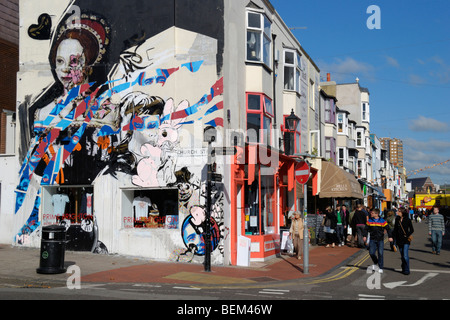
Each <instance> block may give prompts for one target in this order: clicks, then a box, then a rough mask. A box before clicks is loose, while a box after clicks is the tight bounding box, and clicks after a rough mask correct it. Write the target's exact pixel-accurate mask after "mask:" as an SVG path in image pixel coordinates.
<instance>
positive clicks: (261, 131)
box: [247, 93, 273, 144]
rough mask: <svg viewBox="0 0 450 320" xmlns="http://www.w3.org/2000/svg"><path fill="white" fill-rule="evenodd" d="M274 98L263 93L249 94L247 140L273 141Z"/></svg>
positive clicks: (266, 142) (267, 142)
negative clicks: (271, 98)
mask: <svg viewBox="0 0 450 320" xmlns="http://www.w3.org/2000/svg"><path fill="white" fill-rule="evenodd" d="M272 117H273V106H272V100H270V99H269V98H268V97H267V96H265V95H264V94H261V93H249V94H247V142H254V143H260V142H261V143H264V144H270V143H271V132H272Z"/></svg>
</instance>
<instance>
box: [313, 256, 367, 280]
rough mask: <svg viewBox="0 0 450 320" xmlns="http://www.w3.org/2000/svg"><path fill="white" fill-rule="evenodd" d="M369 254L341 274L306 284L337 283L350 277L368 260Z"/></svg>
mask: <svg viewBox="0 0 450 320" xmlns="http://www.w3.org/2000/svg"><path fill="white" fill-rule="evenodd" d="M369 257H370V256H369V254H368V253H366V254H365V255H364V256H363V257H362V258H361V259H359V260H358V262H356V263H355V264H354V265H353V266H352V267H346V268H345V269H344V270H342V271H341V272H339V273H337V274H335V275H332V276H330V277H327V278H323V279H317V280H313V281H311V282H308V283H306V284H315V283H324V282H331V281H337V280H341V279H344V278H346V277H348V276H350V275H351V274H352V273H353V272H355V271H356V270H358V269H359V267H360V266H361V265H362V264H363V263H364V262H365V261H366V260H367V259H368V258H369Z"/></svg>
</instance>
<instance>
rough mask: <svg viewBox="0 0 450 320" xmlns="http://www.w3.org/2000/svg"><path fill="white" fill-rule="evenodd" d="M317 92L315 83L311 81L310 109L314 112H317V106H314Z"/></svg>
mask: <svg viewBox="0 0 450 320" xmlns="http://www.w3.org/2000/svg"><path fill="white" fill-rule="evenodd" d="M315 91H316V86H315V84H314V81H310V82H309V107H310V108H311V109H313V110H315V109H314V108H315V106H314V97H315Z"/></svg>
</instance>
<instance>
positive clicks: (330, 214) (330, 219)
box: [324, 206, 337, 248]
mask: <svg viewBox="0 0 450 320" xmlns="http://www.w3.org/2000/svg"><path fill="white" fill-rule="evenodd" d="M336 225H337V218H336V213H335V212H334V211H333V209H332V208H331V206H328V207H327V208H326V209H325V224H324V231H325V238H326V243H327V245H326V247H327V248H329V247H330V245H331V247H332V248H334V247H335V245H336V242H337V241H336V233H335V232H336Z"/></svg>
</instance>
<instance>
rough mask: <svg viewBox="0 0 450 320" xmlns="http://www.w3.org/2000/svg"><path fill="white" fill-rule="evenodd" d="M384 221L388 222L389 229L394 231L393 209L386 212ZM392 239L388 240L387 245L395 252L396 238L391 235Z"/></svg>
mask: <svg viewBox="0 0 450 320" xmlns="http://www.w3.org/2000/svg"><path fill="white" fill-rule="evenodd" d="M386 216H387V217H386V221H387V223H388V226H389V228H390V229H391V231H394V227H395V213H394V210H389V211H388V212H387V215H386ZM393 239H394V241H392V242H389V245H390V246H391V250H392V251H394V252H397V247H396V238H395V237H393Z"/></svg>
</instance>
